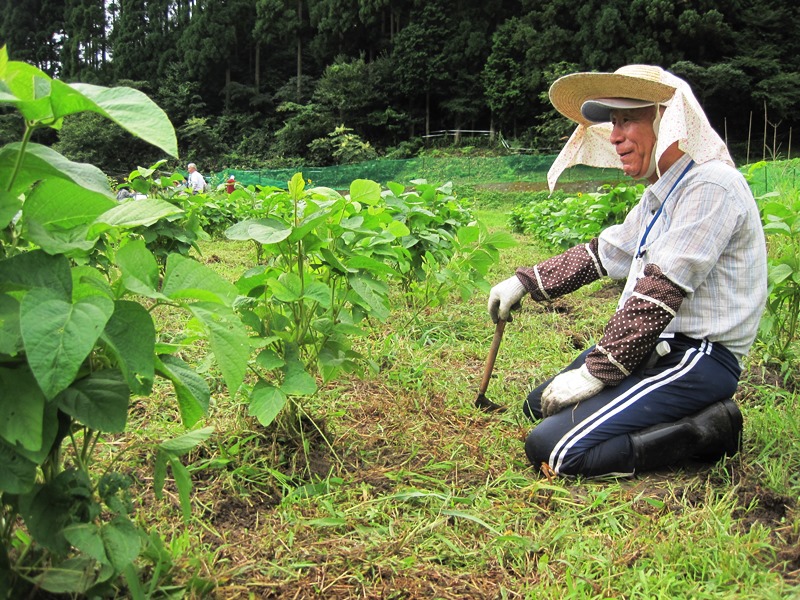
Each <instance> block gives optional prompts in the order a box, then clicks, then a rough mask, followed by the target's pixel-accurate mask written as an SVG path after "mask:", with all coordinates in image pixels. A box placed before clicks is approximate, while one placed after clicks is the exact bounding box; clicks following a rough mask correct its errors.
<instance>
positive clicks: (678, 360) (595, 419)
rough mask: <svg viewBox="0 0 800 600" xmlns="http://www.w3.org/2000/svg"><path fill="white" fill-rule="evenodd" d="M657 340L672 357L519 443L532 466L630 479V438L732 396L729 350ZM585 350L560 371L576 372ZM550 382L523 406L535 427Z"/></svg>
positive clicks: (734, 371)
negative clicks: (627, 477) (623, 476)
mask: <svg viewBox="0 0 800 600" xmlns="http://www.w3.org/2000/svg"><path fill="white" fill-rule="evenodd" d="M662 339H663V340H666V341H667V342H668V343H669V345H670V351H669V352H668V353H667V354H666V355H664V356H661V357H659V358H658V360H657V361H656V362H655V364H649V362H648V361H645V364H643V366H640V367H639V368H638V369H636V370H635V371H634V372H633V373H631V375H629V376H628V377H626V378H625V379H624V380H623V381H622V383H620V384H619V385H618V386H615V387H606V388H603V390H601V391H600V392H599V393H598V394H597V395H595V396H593V397H591V398H589V399H588V400H583V401H582V402H579V403H578V404H575V405H572V406H568V407H566V408H565V409H564V410H562V411H560V412H558V413H557V414H555V415H552V416H550V417H548V418H546V419H543V420H542V421H540V422H539V423H538V424H537V425H536V426H535V427H534V428H533V429H532V430H531V432H530V433H529V434H528V437H527V439H526V441H525V453H526V454H527V456H528V459H529V460H530V461H531V463H532V464H533V465H535V466H537V467H538V466H540V465H541V464H542V463H547V465H549V467H550V468H551V469H552V470H553V471H555V472H556V473H558V474H562V475H584V476H589V477H594V476H600V475H609V474H619V475H631V474H633V473H634V471H635V467H636V465H635V463H634V458H635V457H634V453H633V449H632V446H631V440H630V437H629V436H628V434H629V433H632V432H636V431H640V430H642V429H646V428H648V427H650V426H652V425H658V424H662V423H672V422H675V421H678V420H680V419H682V418H683V417H686V416H689V415H691V414H694V413H696V412H698V411H700V410H702V409H704V408H706V407H707V406H710V405H711V404H713V403H714V402H718V401H720V400H725V399H726V398H730V397H732V396H733V394H734V392H735V391H736V387H737V385H738V381H739V375H740V374H741V368H740V367H739V364H738V362H737V360H736V357H734V355H733V354H731V352H730V351H729V350H728V349H727V348H725V347H724V346H722V345H721V344H714V343H711V342H709V341H707V340H695V339H692V338H689V337H686V336H684V335H681V334H675V335H672V334H663V335H662ZM591 350H592V348H589V349H588V350H586V351H585V352H583V353H581V355H580V356H579V357H578V358H577V359H575V361H573V362H572V364H571V365H569V367H567V369H565V370H569V369H577V368H578V367H580V366H581V365H582V364H583V362H584V360H585V357H586V355H587V354H588V353H589V352H590V351H591ZM550 381H552V379H550V380H548V381H546V382H544V383H543V384H541V385H540V386H538V387H537V388H536V389H534V390H533V391H532V392H531V393H530V394H529V395H528V398H527V399H526V400H525V403H524V404H523V411H524V413H525V414H526V415H527V416H528V417H529V418H531V419H534V420H538V419H541V417H542V413H541V398H542V392H544V390H545V388H546V387H547V386H548V384H549V383H550Z"/></svg>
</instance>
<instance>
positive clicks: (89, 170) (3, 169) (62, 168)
mask: <svg viewBox="0 0 800 600" xmlns="http://www.w3.org/2000/svg"><path fill="white" fill-rule="evenodd" d="M21 150H22V145H21V144H18V143H13V144H7V145H6V146H3V147H2V149H0V188H2V189H4V190H9V184H10V183H11V181H10V178H11V176H12V174H13V173H14V166H15V164H16V162H17V159H18V157H19V153H20V151H21ZM48 179H60V180H67V181H71V182H72V183H74V184H75V185H77V186H80V187H82V188H85V189H86V190H87V191H88V192H93V193H94V194H99V195H102V196H106V197H108V198H111V197H112V194H111V187H110V186H109V185H108V179H107V178H106V176H105V174H104V173H103V172H102V171H101V170H100V169H98V168H97V167H95V166H94V165H89V164H85V163H76V162H72V161H71V160H68V159H66V158H64V157H63V156H62V155H61V154H59V153H58V152H56V151H55V150H52V149H51V148H48V147H47V146H42V145H40V144H34V143H32V142H29V143H28V145H27V146H25V156H24V158H23V163H22V168H21V169H20V170H19V173H18V174H17V176H16V179H14V183H13V186H12V187H11V189H10V190H9V191H11V192H12V193H18V192H21V191H23V190H25V189H27V188H28V187H29V186H30V185H31V184H32V183H34V182H36V181H42V180H48Z"/></svg>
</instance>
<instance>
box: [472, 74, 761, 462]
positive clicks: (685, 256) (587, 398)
mask: <svg viewBox="0 0 800 600" xmlns="http://www.w3.org/2000/svg"><path fill="white" fill-rule="evenodd" d="M550 99H551V101H552V103H553V105H554V106H555V108H556V109H557V110H558V111H559V112H560V113H561V114H563V115H565V116H566V117H568V118H570V119H572V120H573V121H575V122H576V123H577V124H578V127H577V129H576V130H575V132H574V133H573V134H572V136H571V137H570V139H569V141H568V142H567V144H566V145H565V147H564V149H563V150H562V151H561V153H560V154H559V156H558V158H557V159H556V160H555V162H554V163H553V166H552V167H551V169H550V172H549V173H548V181H549V184H550V188H551V190H552V189H553V187H554V186H555V183H556V181H557V179H558V176H559V175H560V173H561V172H562V171H563V170H564V169H566V168H567V167H569V166H571V165H574V164H578V163H581V164H586V165H591V166H600V167H615V168H620V169H622V170H623V172H624V173H625V174H626V175H628V176H630V177H633V178H635V179H645V180H647V181H648V182H649V184H650V185H649V186H648V187H647V188H646V189H645V192H644V195H643V196H642V199H641V200H640V202H639V203H638V204H637V205H636V206H635V207H634V208H633V209H632V210H631V212H630V213H629V214H628V215H627V217H626V218H625V221H624V223H622V224H620V225H614V226H611V227H609V228H607V229H606V230H604V231H603V232H602V233H601V234H600V235H599V236H598V237H597V238H595V239H593V240H591V241H590V242H588V243H587V244H583V245H579V246H576V247H574V248H571V249H570V250H567V251H566V252H564V253H563V254H560V255H558V256H555V257H553V258H550V259H548V260H546V261H544V262H542V263H540V264H538V265H536V266H534V267H521V268H518V269H517V270H516V272H515V274H514V276H512V277H510V278H509V279H507V280H505V281H502V282H500V283H498V284H497V285H495V286H494V287H493V288H492V289H491V291H490V294H489V302H488V308H489V314H490V316H491V318H492V320H493V321H495V322H497V321H498V320H506V321H510V320H511V310H514V309H517V308H518V307H519V306H520V304H521V302H522V300H523V298H524V297H525V296H530V297H532V298H533V299H534V300H537V301H540V302H549V301H551V300H553V299H554V298H556V297H558V296H561V295H564V294H567V293H569V292H572V291H574V290H576V289H578V288H579V287H581V286H583V285H585V284H587V283H590V282H592V281H595V280H597V279H599V278H601V277H605V276H608V277H611V278H613V279H618V280H624V281H625V287H624V289H623V292H622V294H621V297H620V299H619V302H618V305H617V310H616V312H615V313H614V315H613V316H612V317H611V319H610V320H609V322H608V324H607V325H606V327H605V330H604V334H603V336H602V338H601V339H600V340H599V341H598V342H597V344H596V345H594V346H593V347H591V348H589V349H587V350H586V351H584V352H583V353H582V354H581V355H580V356H579V357H578V358H576V359H575V361H574V362H573V363H572V364H570V365H569V366H568V367H567V368H566V369H565V370H564V371H562V372H561V373H559V374H558V375H556V376H555V377H554V378H553V379H551V380H549V381H546V382H545V383H543V384H542V385H540V386H538V387H537V388H536V389H535V390H533V391H532V392H531V393H530V394H529V395H528V397H527V399H526V400H525V402H524V404H523V411H524V412H525V414H526V415H527V416H528V417H530V418H531V419H534V420H537V421H538V420H539V419H541V421H538V423H537V424H536V426H535V427H534V428H533V429H532V430H531V431H530V433H529V434H528V436H527V438H526V442H525V451H526V454H527V456H528V459H529V460H530V461H531V462H532V463H533V464H534V465H535V466H542V465H543V464H546V465H547V467H549V469H552V470H553V471H554V472H555V473H558V474H563V475H584V476H601V475H610V474H614V475H633V474H635V473H639V472H642V471H647V470H651V469H656V468H661V467H664V466H669V465H676V464H678V463H680V462H681V461H682V460H684V459H689V458H695V459H701V460H717V459H719V458H721V457H722V456H723V455H729V456H730V455H733V454H735V453H736V452H737V451H738V450H739V448H740V444H741V432H742V415H741V412H740V411H739V409H738V407H737V406H736V403H735V402H734V400H733V399H732V396H733V394H734V392H735V391H736V388H737V386H738V380H739V376H740V374H741V359H742V358H743V357H744V356H745V354H746V353H747V352H748V350H749V349H750V346H751V345H752V343H753V341H754V340H755V336H756V331H757V327H758V323H759V320H760V317H761V313H762V312H763V309H764V305H765V301H766V293H767V267H766V244H765V241H764V234H763V229H762V226H761V220H760V216H759V212H758V208H757V206H756V203H755V200H754V199H753V195H752V193H751V191H750V189H749V187H748V185H747V182H746V181H745V179H744V178H743V177H742V175H741V174H740V173H739V172H738V171H737V170H736V169H735V168H734V165H733V160H732V159H731V157H730V154H729V153H728V150H727V148H726V147H725V144H724V142H723V141H722V139H721V138H720V137H719V135H718V134H717V133H716V132H715V131H714V129H713V128H712V127H711V125H710V123H709V122H708V119H707V117H706V115H705V113H704V112H703V110H702V108H701V107H700V105H699V103H698V102H697V100H696V99H695V97H694V94H693V93H692V91H691V89H690V87H689V85H688V84H687V83H686V82H685V81H683V80H681V79H679V78H678V77H676V76H675V75H673V74H672V73H669V72H668V71H665V70H663V69H661V68H660V67H656V66H650V65H628V66H625V67H622V68H620V69H618V70H617V71H615V72H614V73H575V74H572V75H567V76H565V77H562V78H560V79H558V80H557V81H556V82H555V83H554V84H553V85H552V87H551V88H550Z"/></svg>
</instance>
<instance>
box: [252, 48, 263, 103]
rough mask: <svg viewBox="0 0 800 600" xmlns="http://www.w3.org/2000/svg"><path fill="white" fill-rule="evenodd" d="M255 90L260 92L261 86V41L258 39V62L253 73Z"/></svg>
mask: <svg viewBox="0 0 800 600" xmlns="http://www.w3.org/2000/svg"><path fill="white" fill-rule="evenodd" d="M253 75H254V77H253V91H255V93H256V94H258V91H259V88H260V87H261V42H259V41H256V64H255V73H254V74H253Z"/></svg>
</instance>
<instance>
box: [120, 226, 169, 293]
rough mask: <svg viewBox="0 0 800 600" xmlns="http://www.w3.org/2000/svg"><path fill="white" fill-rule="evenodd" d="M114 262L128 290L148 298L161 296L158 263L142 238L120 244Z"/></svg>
mask: <svg viewBox="0 0 800 600" xmlns="http://www.w3.org/2000/svg"><path fill="white" fill-rule="evenodd" d="M116 263H117V266H118V267H119V269H120V272H121V273H122V283H123V285H125V287H126V288H127V289H128V290H130V291H131V292H133V293H134V294H141V295H142V296H147V297H148V298H156V297H161V296H162V294H160V293H159V292H158V263H157V262H156V258H155V256H153V253H152V252H150V250H148V249H147V247H146V246H145V243H144V240H141V239H136V240H131V241H129V242H128V243H127V244H125V245H124V246H122V247H121V248H120V249H119V250H118V251H117V255H116Z"/></svg>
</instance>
